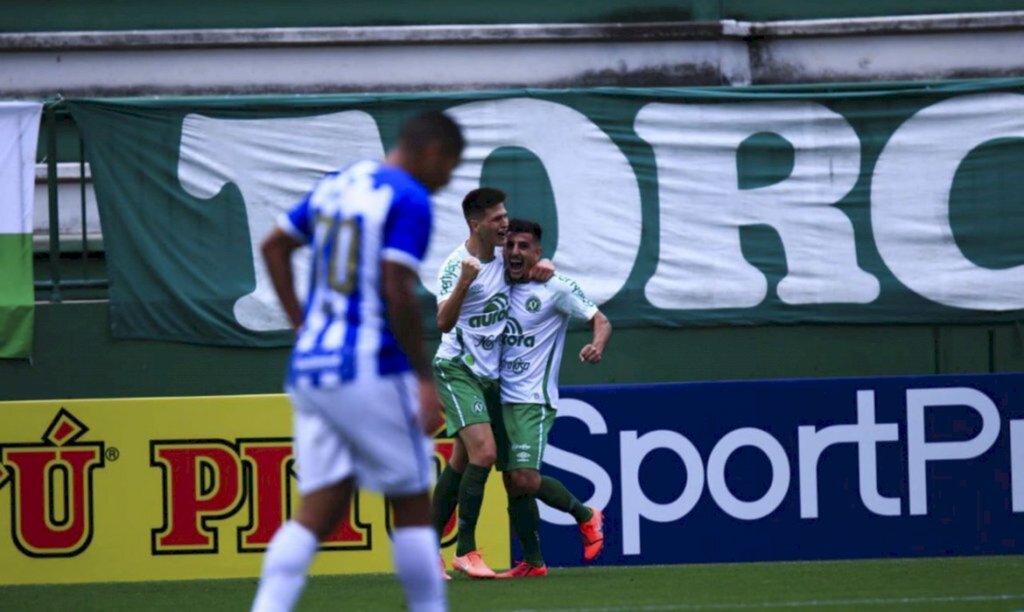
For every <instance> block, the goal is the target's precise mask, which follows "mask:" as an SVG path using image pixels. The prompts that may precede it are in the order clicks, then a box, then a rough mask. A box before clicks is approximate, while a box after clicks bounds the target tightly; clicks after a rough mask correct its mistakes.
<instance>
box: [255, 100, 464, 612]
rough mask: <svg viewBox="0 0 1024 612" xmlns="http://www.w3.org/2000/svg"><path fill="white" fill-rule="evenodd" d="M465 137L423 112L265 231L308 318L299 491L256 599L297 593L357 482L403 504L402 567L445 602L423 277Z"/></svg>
mask: <svg viewBox="0 0 1024 612" xmlns="http://www.w3.org/2000/svg"><path fill="white" fill-rule="evenodd" d="M463 145H464V143H463V139H462V135H461V132H460V130H459V127H458V125H457V124H455V122H453V121H452V120H451V119H450V118H449V117H448V116H446V115H444V114H443V113H438V112H431V113H424V114H421V115H417V116H415V117H413V118H412V119H410V120H409V121H407V122H406V123H405V124H404V125H403V127H402V130H401V133H400V135H399V139H398V143H397V145H396V147H395V148H394V149H392V150H391V152H389V154H388V156H387V158H386V159H385V160H384V162H383V163H380V162H376V161H360V162H356V163H354V164H352V165H350V166H348V167H347V168H346V169H344V170H342V171H340V172H336V173H332V174H329V175H327V176H326V177H324V178H323V179H321V180H320V182H319V183H317V185H316V186H315V187H314V188H313V190H312V191H311V192H310V193H309V195H307V196H306V197H305V198H304V199H303V200H302V201H301V202H299V204H297V205H296V206H295V207H294V208H292V209H291V210H290V211H288V212H287V213H286V214H284V215H282V216H281V217H280V219H279V221H278V227H277V228H276V229H275V230H273V231H272V232H271V234H270V235H269V236H268V237H267V238H266V240H264V243H263V256H264V260H265V262H266V264H267V269H268V271H269V273H270V278H271V280H272V281H273V284H274V289H275V291H276V292H277V295H278V297H279V299H280V301H281V305H282V307H283V308H284V311H285V313H286V314H287V315H288V318H289V320H290V321H291V323H292V325H293V326H294V327H295V328H296V330H297V340H296V343H295V348H294V350H293V352H292V356H291V362H290V365H289V368H288V377H287V382H286V388H287V391H288V394H289V396H290V398H291V401H292V404H293V406H294V408H295V410H294V441H295V442H294V444H295V456H296V463H297V470H298V480H299V491H300V493H301V501H300V503H299V508H298V511H297V512H296V514H295V516H294V517H293V518H292V519H291V520H289V521H287V522H286V523H285V524H284V525H282V526H281V528H280V529H279V530H278V531H277V533H276V534H275V535H274V537H273V539H272V540H271V543H270V547H269V548H268V549H267V553H266V556H265V558H264V562H263V572H262V576H261V579H260V586H259V590H258V591H257V594H256V599H255V601H254V603H253V610H257V611H261V612H262V611H269V610H291V609H292V608H293V607H294V606H295V602H296V601H297V600H298V598H299V595H300V594H301V593H302V590H303V588H304V585H305V579H306V573H307V570H308V567H309V564H310V562H311V561H312V559H313V556H314V555H315V553H316V550H317V547H318V544H319V542H321V541H322V540H323V539H324V538H326V537H327V536H328V535H329V534H330V533H331V532H332V531H333V530H334V528H335V527H336V526H337V523H338V522H339V520H340V519H341V518H342V516H343V515H344V513H345V511H346V510H347V509H348V507H349V502H350V500H351V496H352V489H353V486H355V485H358V486H359V487H360V488H362V489H366V490H372V491H378V492H380V493H382V494H384V495H385V496H386V497H387V498H388V500H389V501H390V503H391V505H392V508H393V510H394V529H393V530H392V534H391V535H392V550H393V556H394V565H395V572H396V574H397V575H398V578H399V581H400V582H401V583H402V586H403V588H404V590H405V594H406V601H407V603H408V608H409V610H412V611H424V612H427V611H429V612H434V611H439V610H445V609H446V600H445V589H444V583H443V582H442V579H441V574H440V573H439V572H438V569H437V548H438V540H437V536H436V533H435V532H434V530H433V528H432V527H431V526H430V525H431V504H430V485H431V472H432V444H431V440H430V438H429V437H428V434H430V433H432V432H433V431H434V430H436V429H437V428H438V427H439V426H440V424H441V405H440V400H439V398H438V396H437V391H436V388H435V386H434V381H433V376H432V372H431V364H430V360H429V358H428V357H427V353H426V350H425V347H424V345H423V334H422V321H421V318H420V311H419V306H418V303H417V301H416V298H415V293H414V290H415V287H416V284H417V282H418V275H417V270H418V268H419V264H420V261H421V260H422V259H423V256H424V255H425V253H426V249H427V243H428V241H429V239H430V230H431V210H430V198H429V194H430V193H431V192H433V191H435V190H437V189H439V188H441V187H442V186H444V185H445V184H446V183H447V182H448V180H449V178H450V176H451V173H452V170H453V169H454V168H455V166H456V165H457V164H458V161H459V157H460V155H461V153H462V149H463ZM304 244H308V245H310V247H311V256H312V258H313V265H312V266H311V269H312V282H311V283H310V291H309V295H308V297H307V299H306V301H305V308H304V309H303V308H301V307H300V304H299V300H298V297H297V296H296V294H295V289H294V283H293V276H292V267H291V255H292V253H293V251H295V249H297V248H299V247H300V246H301V245H304Z"/></svg>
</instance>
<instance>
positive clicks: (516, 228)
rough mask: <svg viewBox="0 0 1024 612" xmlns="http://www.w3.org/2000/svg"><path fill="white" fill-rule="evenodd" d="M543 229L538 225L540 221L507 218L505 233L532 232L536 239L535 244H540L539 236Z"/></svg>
mask: <svg viewBox="0 0 1024 612" xmlns="http://www.w3.org/2000/svg"><path fill="white" fill-rule="evenodd" d="M542 233H543V230H542V229H541V227H540V223H535V222H533V221H529V220H527V219H509V220H508V231H506V232H505V235H506V236H507V235H509V234H533V237H534V238H536V239H537V244H540V237H541V234H542Z"/></svg>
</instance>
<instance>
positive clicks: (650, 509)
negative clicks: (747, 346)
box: [541, 374, 1024, 565]
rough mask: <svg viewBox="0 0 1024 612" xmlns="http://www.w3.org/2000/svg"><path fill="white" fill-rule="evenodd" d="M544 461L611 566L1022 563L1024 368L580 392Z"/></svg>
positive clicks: (552, 549)
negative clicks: (586, 513)
mask: <svg viewBox="0 0 1024 612" xmlns="http://www.w3.org/2000/svg"><path fill="white" fill-rule="evenodd" d="M545 461H546V463H547V464H548V465H547V467H546V468H545V469H548V470H550V472H551V474H552V475H554V476H556V477H558V478H562V479H563V480H564V482H565V483H566V484H567V486H569V488H570V489H573V490H575V491H577V492H583V493H584V494H585V496H584V497H583V499H588V498H589V501H590V503H591V504H593V505H596V506H599V507H603V508H605V515H606V526H605V537H606V546H605V550H604V552H603V554H602V557H601V559H600V561H599V562H600V563H602V564H607V565H644V564H666V563H695V562H733V561H783V560H810V559H852V558H886V557H918V556H945V555H998V554H1020V553H1022V552H1024V375H1021V374H995V375H970V376H922V377H887V378H841V379H820V380H780V381H751V382H716V383H681V384H664V385H634V386H620V387H610V386H602V387H579V388H568V389H566V390H564V393H563V397H562V400H561V403H560V405H559V418H558V419H557V421H556V426H555V427H554V429H553V431H552V435H551V438H550V446H549V447H548V449H547V451H546V453H545ZM542 510H543V511H542V517H543V518H544V519H545V521H546V522H544V523H543V525H542V530H541V540H542V541H543V542H544V552H545V558H546V560H547V562H548V563H549V564H552V565H579V564H580V563H581V559H580V546H579V539H578V538H579V536H578V534H577V533H576V529H575V527H574V526H567V525H564V523H565V522H567V521H566V518H567V517H565V516H564V515H560V514H558V513H555V512H553V511H550V510H549V509H542ZM556 522H557V523H562V524H555V523H556Z"/></svg>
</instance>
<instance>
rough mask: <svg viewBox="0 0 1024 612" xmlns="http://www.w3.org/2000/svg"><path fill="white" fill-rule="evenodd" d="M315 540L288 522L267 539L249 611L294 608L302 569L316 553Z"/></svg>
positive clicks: (303, 573)
mask: <svg viewBox="0 0 1024 612" xmlns="http://www.w3.org/2000/svg"><path fill="white" fill-rule="evenodd" d="M316 548H317V539H316V536H314V535H313V534H312V533H311V532H310V531H309V530H308V529H306V528H305V527H303V526H302V525H300V524H298V523H296V522H295V521H288V522H287V523H285V524H284V525H281V528H280V529H278V530H277V533H275V534H274V537H273V538H271V540H270V546H269V547H268V548H267V554H266V555H265V556H264V557H263V574H262V576H260V588H259V590H258V591H256V600H255V601H254V602H253V604H252V611H253V612H278V611H287V610H291V609H292V608H294V607H295V602H296V601H298V599H299V595H302V589H303V588H305V586H306V570H307V569H309V563H310V562H311V561H312V560H313V556H314V555H315V554H316Z"/></svg>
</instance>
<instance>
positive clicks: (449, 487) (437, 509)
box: [433, 464, 462, 540]
mask: <svg viewBox="0 0 1024 612" xmlns="http://www.w3.org/2000/svg"><path fill="white" fill-rule="evenodd" d="M461 482H462V472H456V471H455V469H454V468H453V467H452V466H451V464H448V465H446V466H445V467H444V471H443V472H441V476H440V477H439V478H438V479H437V485H435V486H434V499H433V504H434V531H436V532H437V539H438V540H443V539H444V528H445V526H446V525H448V521H449V520H450V519H451V518H452V512H454V511H455V506H456V505H457V504H458V503H459V483H461Z"/></svg>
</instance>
